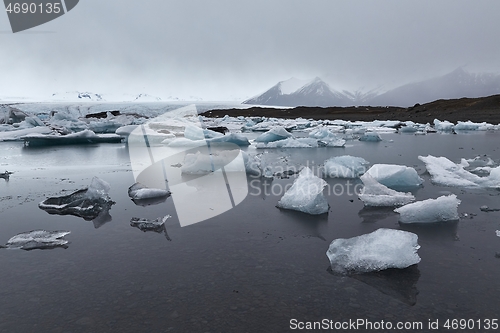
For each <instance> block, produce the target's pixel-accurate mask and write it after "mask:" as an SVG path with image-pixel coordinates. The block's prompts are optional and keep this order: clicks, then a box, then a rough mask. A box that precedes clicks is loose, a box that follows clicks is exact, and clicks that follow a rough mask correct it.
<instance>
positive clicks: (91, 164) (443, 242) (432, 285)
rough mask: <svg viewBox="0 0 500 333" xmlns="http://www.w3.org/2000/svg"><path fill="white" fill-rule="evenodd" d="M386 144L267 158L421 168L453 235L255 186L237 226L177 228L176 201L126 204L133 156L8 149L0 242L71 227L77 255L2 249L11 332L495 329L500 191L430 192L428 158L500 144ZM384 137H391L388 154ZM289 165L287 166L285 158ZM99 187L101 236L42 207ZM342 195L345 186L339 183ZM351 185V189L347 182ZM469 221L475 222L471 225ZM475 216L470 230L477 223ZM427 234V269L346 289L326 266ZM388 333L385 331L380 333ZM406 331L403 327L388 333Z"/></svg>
mask: <svg viewBox="0 0 500 333" xmlns="http://www.w3.org/2000/svg"><path fill="white" fill-rule="evenodd" d="M383 138H384V139H386V140H385V141H383V142H380V143H366V142H365V143H363V142H348V146H347V147H346V148H344V149H342V148H340V149H339V148H328V149H327V148H321V149H311V150H308V149H288V150H277V151H274V150H269V153H268V154H266V156H265V158H267V159H269V160H270V161H271V160H275V158H277V157H284V159H286V161H288V162H287V163H288V164H289V165H304V164H309V165H310V166H314V165H316V166H317V165H320V164H321V163H323V161H324V160H325V159H327V158H329V157H332V156H335V155H344V154H349V155H353V156H360V157H363V158H365V159H366V160H368V161H369V162H370V163H372V164H373V163H395V164H405V165H408V166H414V167H415V168H416V169H417V171H418V172H419V174H421V176H422V177H423V178H424V179H425V183H424V185H425V186H424V187H423V188H421V189H419V190H417V191H415V192H414V194H415V195H416V197H417V200H423V199H427V198H436V197H438V196H440V195H442V194H446V193H455V194H457V196H458V197H459V198H460V199H461V200H462V203H461V205H460V206H459V212H460V213H461V214H462V216H464V217H463V218H462V219H461V220H460V221H459V222H455V223H453V222H452V223H447V224H437V225H425V226H400V225H399V224H398V221H397V220H398V216H397V214H396V213H393V212H392V210H391V209H384V208H382V209H368V208H363V204H362V202H361V201H359V200H358V199H357V196H355V195H349V194H347V193H344V194H343V195H334V194H330V195H328V197H327V198H328V201H329V203H330V206H331V208H330V212H329V214H328V215H327V216H326V215H323V216H319V217H318V216H316V217H315V216H308V215H305V214H302V213H298V212H292V211H283V210H279V209H277V208H276V207H275V205H276V203H277V201H278V200H279V198H280V197H279V196H273V195H269V196H265V195H263V194H262V193H260V195H257V194H258V193H256V192H255V191H256V189H255V188H261V189H265V188H266V186H267V187H269V186H272V185H273V184H283V185H284V184H287V183H290V182H291V181H293V179H283V180H275V181H274V182H273V183H271V184H269V183H268V184H263V183H259V182H260V181H258V180H257V183H254V185H255V186H256V187H255V188H253V189H252V188H251V189H250V195H249V196H248V197H247V199H245V201H244V202H243V203H241V204H240V205H239V206H237V207H236V208H235V209H233V210H230V211H228V212H227V213H225V214H223V215H220V216H217V217H215V218H212V219H210V220H207V221H204V222H202V223H198V224H195V225H192V226H188V227H185V228H181V227H180V226H179V222H178V220H177V217H176V213H175V209H174V206H173V203H172V199H171V198H169V199H167V200H166V201H165V202H164V203H161V204H158V205H154V206H147V207H142V206H137V205H135V204H134V203H133V202H132V201H131V200H130V199H129V198H128V196H127V188H128V187H129V186H130V185H132V184H133V183H134V179H133V175H132V173H131V172H130V161H129V159H128V152H127V147H126V146H125V145H99V146H91V147H71V148H70V147H61V148H53V147H52V148H42V149H26V148H23V147H22V144H19V143H1V144H0V170H2V171H3V169H7V170H9V171H13V172H15V173H14V174H13V175H12V176H11V178H10V180H9V181H8V182H7V181H4V180H3V179H0V244H3V243H5V242H6V241H7V240H8V239H9V238H10V237H12V236H14V235H16V234H18V233H20V232H25V231H30V230H33V229H46V230H69V231H71V234H70V235H68V236H66V239H68V240H69V241H70V244H69V247H68V248H67V249H62V248H57V249H53V250H43V251H42V250H33V251H22V250H6V249H2V250H0V267H1V271H0V331H1V332H170V331H172V332H283V331H289V330H290V320H291V319H297V320H298V321H301V322H305V321H319V320H323V319H329V320H333V321H338V322H346V321H349V320H357V319H365V320H369V321H371V322H380V321H382V320H383V321H384V322H391V323H393V324H394V325H396V323H397V322H422V323H423V329H415V330H408V331H415V332H422V331H431V330H429V329H428V323H429V320H431V321H432V322H435V321H436V320H439V324H440V325H443V324H444V323H445V321H446V320H447V319H462V318H463V319H473V320H474V321H475V325H476V326H475V328H474V329H471V330H468V331H477V332H480V331H484V330H483V329H479V328H478V320H481V321H482V322H481V323H482V324H484V321H485V320H486V319H495V318H498V319H500V310H499V307H498V304H499V297H500V282H499V277H500V259H498V258H495V253H496V252H500V238H498V237H497V236H496V235H495V230H500V221H499V217H500V212H488V213H487V212H482V211H480V209H479V207H480V206H482V205H488V206H490V207H499V206H500V196H499V195H500V191H497V190H464V189H460V188H449V187H440V186H435V185H432V184H431V183H430V180H429V176H428V175H427V174H426V173H425V166H424V165H423V163H422V162H420V161H419V160H418V159H417V156H418V155H427V154H431V155H435V156H446V157H448V158H449V159H451V160H453V161H455V162H458V161H459V159H460V158H461V157H464V158H473V157H475V156H477V155H483V154H487V155H489V156H491V157H492V158H493V159H495V160H497V161H498V158H499V155H500V154H499V152H500V143H499V142H500V141H499V139H500V133H493V132H487V133H474V134H463V135H441V134H432V135H426V136H413V135H396V134H390V135H389V134H388V135H383ZM390 140H393V141H392V142H390ZM282 160H283V159H282ZM93 176H98V177H100V178H102V179H104V180H106V181H107V182H109V183H110V184H111V192H110V196H111V198H112V199H113V200H115V201H116V202H117V203H116V204H115V205H114V206H113V207H112V209H111V210H110V212H109V213H110V215H111V217H112V219H111V220H110V221H109V222H107V223H105V224H103V225H101V226H100V227H99V228H97V229H96V228H95V226H94V224H93V223H92V222H91V221H85V220H83V219H81V218H78V217H74V216H57V215H49V214H47V213H46V212H44V211H42V210H40V209H39V208H38V206H37V205H38V203H39V202H40V201H42V200H44V199H45V198H46V197H48V196H54V195H63V194H68V193H70V192H71V191H74V190H77V189H80V188H82V187H85V186H87V185H88V184H89V183H90V180H91V179H92V177H93ZM328 182H329V188H334V186H335V184H340V185H342V186H344V185H346V184H345V183H346V180H329V181H328ZM351 182H352V181H351ZM165 214H170V215H172V218H171V219H169V220H167V222H166V229H167V232H168V235H169V237H170V238H171V239H172V240H171V241H168V240H167V239H166V237H165V235H163V234H158V233H154V232H146V233H144V232H142V231H140V230H138V229H136V228H133V227H131V226H130V225H129V224H130V219H131V218H132V217H143V218H157V217H159V216H164V215H165ZM464 214H467V216H466V217H465V215H464ZM471 217H472V218H471ZM381 227H385V228H393V229H403V230H408V231H412V232H414V233H416V234H418V235H419V244H420V245H421V249H420V250H419V255H420V257H421V258H422V261H421V262H420V263H419V264H418V265H417V266H416V267H415V266H414V267H411V268H410V269H407V270H403V271H399V270H394V271H388V272H384V273H381V274H368V275H363V276H358V277H356V278H352V277H339V276H335V275H332V274H330V273H329V272H328V270H327V269H328V266H329V262H328V258H327V257H326V255H325V253H326V251H327V249H328V245H329V244H330V242H331V241H332V240H333V239H335V238H339V237H342V238H345V237H353V236H357V235H360V234H365V233H369V232H371V231H374V230H376V229H378V228H381ZM379 331H388V330H379ZM394 331H398V330H394Z"/></svg>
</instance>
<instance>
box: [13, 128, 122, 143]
mask: <svg viewBox="0 0 500 333" xmlns="http://www.w3.org/2000/svg"><path fill="white" fill-rule="evenodd" d="M21 139H22V140H24V144H25V145H27V146H30V147H33V146H53V145H81V144H95V143H120V142H122V137H121V136H119V135H117V134H99V135H98V134H95V133H94V132H93V131H91V130H83V131H81V132H78V133H72V134H67V135H55V134H50V135H45V134H28V135H25V136H23V137H21Z"/></svg>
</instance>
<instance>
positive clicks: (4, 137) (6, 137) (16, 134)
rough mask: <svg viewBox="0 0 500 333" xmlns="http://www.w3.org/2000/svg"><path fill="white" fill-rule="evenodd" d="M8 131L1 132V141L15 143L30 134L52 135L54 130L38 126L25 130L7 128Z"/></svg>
mask: <svg viewBox="0 0 500 333" xmlns="http://www.w3.org/2000/svg"><path fill="white" fill-rule="evenodd" d="M7 127H8V130H7V131H0V141H15V140H19V139H21V138H22V137H23V136H26V135H30V134H50V133H52V130H51V129H50V128H48V127H46V126H38V127H32V128H24V129H14V128H13V127H12V126H7Z"/></svg>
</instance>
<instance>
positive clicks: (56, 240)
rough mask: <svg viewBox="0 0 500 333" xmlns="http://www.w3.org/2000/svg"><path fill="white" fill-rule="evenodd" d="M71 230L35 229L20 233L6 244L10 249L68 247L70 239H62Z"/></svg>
mask: <svg viewBox="0 0 500 333" xmlns="http://www.w3.org/2000/svg"><path fill="white" fill-rule="evenodd" d="M69 233H71V231H46V230H33V231H30V232H23V233H20V234H18V235H16V236H14V237H12V238H11V239H9V240H8V241H7V244H6V245H5V247H6V248H9V249H22V250H34V249H53V248H56V247H67V245H66V244H68V241H67V240H65V239H62V238H63V237H64V236H66V235H67V234H69Z"/></svg>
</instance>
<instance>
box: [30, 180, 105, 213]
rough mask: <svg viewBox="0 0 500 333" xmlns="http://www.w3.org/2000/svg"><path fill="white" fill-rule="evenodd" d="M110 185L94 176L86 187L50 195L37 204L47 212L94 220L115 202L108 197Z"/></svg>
mask: <svg viewBox="0 0 500 333" xmlns="http://www.w3.org/2000/svg"><path fill="white" fill-rule="evenodd" d="M109 190H110V186H109V184H108V183H107V182H105V181H104V180H102V179H100V178H97V177H94V178H93V179H92V182H91V184H90V186H89V187H88V188H85V189H81V190H78V191H76V192H73V193H71V194H69V195H65V196H61V197H51V198H48V199H46V200H44V201H42V202H41V203H39V204H38V207H40V209H43V210H45V211H46V212H47V213H49V214H58V215H75V216H78V217H82V218H84V219H85V220H94V219H96V218H98V217H99V216H100V215H102V214H106V213H107V212H108V211H109V209H110V208H111V206H112V205H113V204H115V202H114V201H113V200H111V198H110V197H109V194H108V193H109Z"/></svg>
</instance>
